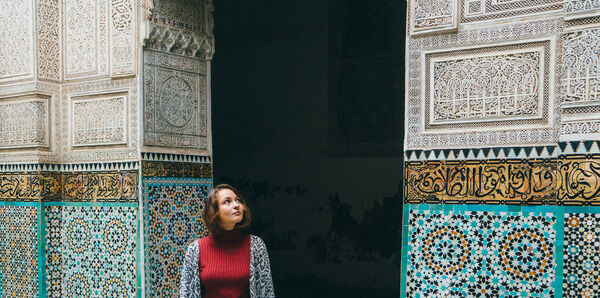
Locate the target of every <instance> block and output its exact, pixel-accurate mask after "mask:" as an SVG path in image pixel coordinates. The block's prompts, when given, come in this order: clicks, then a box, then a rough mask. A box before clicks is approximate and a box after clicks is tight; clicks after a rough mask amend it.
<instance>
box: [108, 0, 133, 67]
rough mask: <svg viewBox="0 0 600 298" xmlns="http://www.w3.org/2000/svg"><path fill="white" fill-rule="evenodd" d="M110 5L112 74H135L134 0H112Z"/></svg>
mask: <svg viewBox="0 0 600 298" xmlns="http://www.w3.org/2000/svg"><path fill="white" fill-rule="evenodd" d="M110 5H111V7H110V13H111V17H110V24H111V26H110V35H111V49H110V74H111V76H123V75H133V74H134V73H135V68H136V67H135V62H136V39H135V33H136V30H135V24H136V18H135V11H134V3H133V0H112V1H111V3H110Z"/></svg>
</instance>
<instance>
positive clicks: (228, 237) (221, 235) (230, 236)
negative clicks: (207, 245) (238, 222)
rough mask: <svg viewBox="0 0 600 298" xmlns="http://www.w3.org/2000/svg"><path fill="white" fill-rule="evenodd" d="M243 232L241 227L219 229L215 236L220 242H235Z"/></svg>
mask: <svg viewBox="0 0 600 298" xmlns="http://www.w3.org/2000/svg"><path fill="white" fill-rule="evenodd" d="M242 234H243V233H242V232H241V231H240V230H239V229H233V230H231V231H225V230H219V231H218V232H216V233H215V234H214V235H213V237H214V238H215V240H217V241H218V242H234V241H236V240H239V239H240V238H242Z"/></svg>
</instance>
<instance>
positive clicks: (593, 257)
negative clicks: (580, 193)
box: [563, 213, 600, 297]
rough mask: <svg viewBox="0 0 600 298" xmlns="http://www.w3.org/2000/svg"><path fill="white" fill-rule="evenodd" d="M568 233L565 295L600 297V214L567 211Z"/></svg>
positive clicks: (566, 231)
mask: <svg viewBox="0 0 600 298" xmlns="http://www.w3.org/2000/svg"><path fill="white" fill-rule="evenodd" d="M564 233H565V242H564V262H563V275H564V278H563V293H564V296H565V297H598V296H599V295H600V286H598V281H599V280H600V270H599V269H598V263H599V258H598V237H600V214H598V213H596V214H585V213H565V232H564Z"/></svg>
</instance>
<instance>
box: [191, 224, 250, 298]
mask: <svg viewBox="0 0 600 298" xmlns="http://www.w3.org/2000/svg"><path fill="white" fill-rule="evenodd" d="M198 246H199V248H200V259H199V266H200V280H201V282H202V297H207V298H211V297H249V296H250V293H249V284H250V283H249V282H250V235H248V234H246V233H242V232H240V231H221V232H219V233H216V234H214V235H210V236H208V237H204V238H202V239H200V240H198Z"/></svg>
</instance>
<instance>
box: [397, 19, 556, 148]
mask: <svg viewBox="0 0 600 298" xmlns="http://www.w3.org/2000/svg"><path fill="white" fill-rule="evenodd" d="M564 26H565V25H564V21H563V20H562V19H561V18H553V19H549V20H535V21H530V22H517V23H507V24H493V23H492V24H488V25H486V26H476V27H469V28H462V29H459V30H458V32H457V33H454V34H441V35H428V36H419V37H409V38H408V44H407V61H408V63H407V65H406V71H407V74H406V75H407V76H406V78H407V88H406V118H405V119H406V137H405V148H406V149H429V148H431V149H438V148H470V147H483V146H506V145H517V144H519V145H525V144H548V143H553V142H556V141H558V139H559V134H560V123H561V122H560V113H559V110H558V109H560V105H559V104H556V103H555V101H556V100H557V99H556V97H555V96H554V86H558V84H557V80H558V79H559V76H556V75H554V69H555V65H554V63H555V61H561V53H562V52H561V51H562V41H561V39H560V38H557V37H558V36H559V35H560V34H561V33H562V31H563V29H564ZM536 37H537V38H536ZM529 43H531V45H529ZM540 43H541V44H543V46H544V58H543V59H544V60H545V64H544V66H543V68H544V72H545V73H546V75H544V77H543V78H544V80H543V84H544V85H543V87H541V86H538V91H539V90H540V89H541V88H543V89H544V95H543V98H544V100H546V102H544V103H543V106H538V108H541V111H542V117H541V118H539V116H538V115H539V114H538V115H536V116H535V117H533V116H532V115H533V114H529V116H532V119H516V120H515V119H513V120H509V119H508V118H506V119H504V120H505V121H489V122H487V121H481V120H484V119H477V118H473V119H472V122H471V123H460V122H456V123H452V124H441V123H440V124H437V125H429V127H426V122H428V121H429V120H428V119H429V115H426V111H429V110H430V107H429V106H428V105H429V104H428V103H429V101H428V100H427V98H426V96H427V93H428V90H429V89H427V88H425V86H429V85H428V84H426V82H425V81H426V80H428V79H429V78H430V77H428V76H427V75H426V69H427V67H426V65H427V63H426V61H425V60H426V59H427V58H428V56H427V54H428V53H429V54H431V53H441V52H448V53H452V55H453V56H460V55H463V56H466V55H475V56H477V55H481V54H482V53H483V54H485V55H493V54H502V53H504V54H506V53H510V50H515V49H517V50H519V51H520V49H527V47H530V48H531V47H533V48H537V47H540V46H541V45H540ZM466 45H468V46H466ZM494 51H496V52H498V53H495V52H494ZM506 51H508V52H506ZM434 56H435V55H431V56H430V57H434ZM471 57H472V56H471ZM428 113H429V112H427V114H428ZM533 118H535V119H533Z"/></svg>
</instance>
